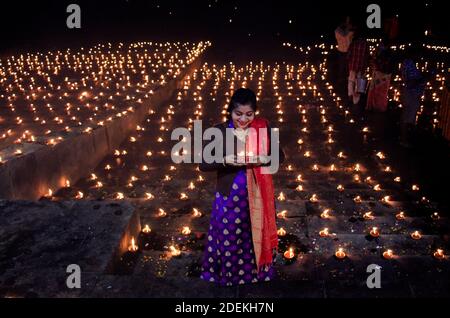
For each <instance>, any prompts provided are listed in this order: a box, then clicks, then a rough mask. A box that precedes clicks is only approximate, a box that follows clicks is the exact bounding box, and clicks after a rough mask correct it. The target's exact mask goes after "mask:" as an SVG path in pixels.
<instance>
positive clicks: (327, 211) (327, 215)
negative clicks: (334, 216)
mask: <svg viewBox="0 0 450 318" xmlns="http://www.w3.org/2000/svg"><path fill="white" fill-rule="evenodd" d="M320 217H321V218H322V219H329V218H330V209H325V210H323V212H322V213H321V214H320Z"/></svg>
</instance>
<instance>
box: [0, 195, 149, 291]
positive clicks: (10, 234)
mask: <svg viewBox="0 0 450 318" xmlns="http://www.w3.org/2000/svg"><path fill="white" fill-rule="evenodd" d="M0 229H1V231H0V291H2V290H3V291H8V290H9V289H10V287H13V289H15V290H16V289H19V290H20V289H21V287H23V289H24V290H29V289H30V288H28V287H25V286H33V287H31V289H36V290H37V289H42V288H43V287H44V286H42V283H39V281H40V280H42V277H45V279H46V280H47V282H46V283H48V284H49V285H57V286H59V287H60V288H61V289H67V288H66V286H65V281H66V280H65V278H67V275H68V274H67V273H66V269H67V266H68V265H70V264H77V265H79V266H80V269H81V278H83V274H98V275H100V274H113V273H115V271H116V268H119V266H120V264H119V261H120V259H121V257H122V256H123V255H124V254H125V253H126V252H127V251H128V247H129V245H130V241H131V237H134V238H136V239H137V237H138V235H139V232H140V230H141V225H140V218H139V215H138V213H137V211H136V210H135V209H134V208H133V207H132V205H131V204H130V203H127V202H120V203H117V202H108V201H64V202H53V201H39V202H35V201H0ZM42 275H44V276H42ZM0 294H1V292H0Z"/></svg>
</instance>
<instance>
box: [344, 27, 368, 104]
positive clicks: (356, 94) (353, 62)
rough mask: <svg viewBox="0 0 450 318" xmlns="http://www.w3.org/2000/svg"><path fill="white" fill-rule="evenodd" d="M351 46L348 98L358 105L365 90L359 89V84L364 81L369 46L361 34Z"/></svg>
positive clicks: (349, 52)
mask: <svg viewBox="0 0 450 318" xmlns="http://www.w3.org/2000/svg"><path fill="white" fill-rule="evenodd" d="M355 34H356V36H355V38H354V40H353V41H352V43H351V44H350V47H349V50H348V70H349V76H348V96H349V98H350V99H351V100H352V101H353V104H354V105H356V104H358V103H359V99H360V96H361V92H362V91H363V90H364V89H362V88H361V87H359V86H358V85H361V84H358V83H362V82H363V80H364V72H365V70H366V68H367V65H368V60H369V46H368V44H367V41H366V39H365V38H363V37H362V36H361V34H359V33H355Z"/></svg>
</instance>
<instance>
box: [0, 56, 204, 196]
mask: <svg viewBox="0 0 450 318" xmlns="http://www.w3.org/2000/svg"><path fill="white" fill-rule="evenodd" d="M200 66H201V56H200V57H199V58H197V59H196V60H195V61H194V62H193V63H191V64H190V65H188V66H187V67H186V68H185V69H184V70H182V71H181V74H179V76H178V77H177V79H173V80H172V81H170V82H168V83H167V84H166V85H165V86H163V87H161V88H159V89H158V90H156V91H155V92H154V94H153V95H152V96H151V97H150V98H149V99H148V100H146V101H143V102H142V103H141V104H137V105H135V107H134V111H133V112H129V113H128V114H127V115H125V116H122V117H120V118H118V117H116V118H114V119H113V121H111V122H105V125H104V126H101V127H98V128H96V129H94V130H93V131H91V132H90V133H76V134H72V135H71V136H69V137H67V138H66V139H65V140H64V141H62V142H60V143H59V144H57V145H55V146H45V145H36V144H30V145H25V147H24V149H25V151H24V153H23V155H20V156H14V157H12V158H11V159H9V160H8V161H6V162H5V163H3V164H0V198H3V199H10V200H37V199H39V198H41V197H42V196H44V195H45V194H47V193H48V190H49V189H52V190H53V191H57V190H58V189H60V188H61V187H63V186H64V185H65V183H66V180H69V181H70V183H71V184H73V183H75V182H76V181H78V180H79V179H80V178H83V177H87V176H88V175H89V173H90V172H91V171H92V170H94V169H95V167H96V166H97V165H98V164H99V163H100V161H101V160H102V158H104V157H105V156H106V155H107V154H109V153H111V152H112V151H113V150H114V149H116V148H117V147H118V146H119V145H120V144H121V143H122V142H123V140H124V139H125V138H126V137H127V136H128V135H129V134H130V133H131V131H133V130H134V129H136V126H137V125H139V124H140V123H142V121H144V120H145V118H146V116H147V115H148V113H149V110H150V108H151V107H154V108H157V107H162V105H163V104H164V103H165V102H167V101H168V100H169V99H170V98H171V97H172V95H173V93H174V92H175V90H176V89H177V88H180V87H182V86H183V83H184V81H185V80H186V78H187V77H188V76H191V75H192V73H193V72H194V70H195V69H196V68H199V67H200Z"/></svg>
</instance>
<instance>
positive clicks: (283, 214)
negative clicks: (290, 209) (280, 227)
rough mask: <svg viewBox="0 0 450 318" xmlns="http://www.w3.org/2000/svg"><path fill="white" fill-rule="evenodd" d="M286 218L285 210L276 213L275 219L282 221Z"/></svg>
mask: <svg viewBox="0 0 450 318" xmlns="http://www.w3.org/2000/svg"><path fill="white" fill-rule="evenodd" d="M286 217H287V210H283V211H281V212H279V213H277V218H279V219H284V218H286Z"/></svg>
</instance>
